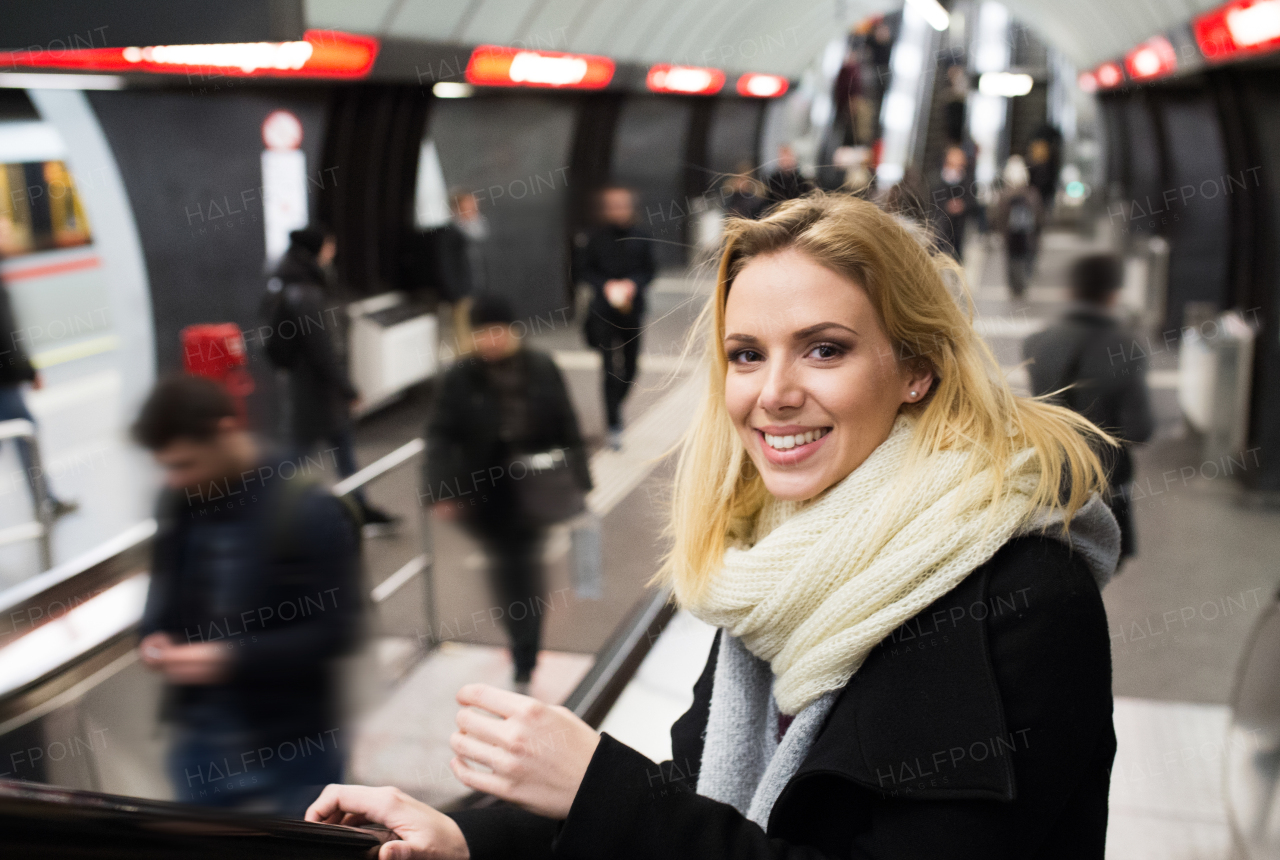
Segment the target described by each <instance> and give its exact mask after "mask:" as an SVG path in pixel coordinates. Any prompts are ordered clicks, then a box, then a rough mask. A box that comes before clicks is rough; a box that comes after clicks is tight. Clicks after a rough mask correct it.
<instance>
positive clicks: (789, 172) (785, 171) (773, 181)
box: [765, 143, 813, 203]
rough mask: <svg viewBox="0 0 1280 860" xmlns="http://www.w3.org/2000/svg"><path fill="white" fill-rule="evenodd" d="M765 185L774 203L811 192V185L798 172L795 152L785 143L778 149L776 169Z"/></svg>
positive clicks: (798, 163)
mask: <svg viewBox="0 0 1280 860" xmlns="http://www.w3.org/2000/svg"><path fill="white" fill-rule="evenodd" d="M765 183H766V184H767V185H768V188H769V199H770V200H772V201H774V202H775V203H780V202H782V201H783V200H794V199H796V198H797V197H802V196H804V195H805V194H807V193H809V192H810V191H812V190H813V183H812V182H810V181H809V180H808V179H806V178H805V177H804V174H802V173H801V172H800V162H799V161H797V160H796V153H795V150H793V149H792V148H791V145H790V144H786V143H784V144H782V145H781V146H779V147H778V160H777V162H776V167H775V168H774V171H773V172H772V173H770V174H769V176H768V178H767V179H766V180H765Z"/></svg>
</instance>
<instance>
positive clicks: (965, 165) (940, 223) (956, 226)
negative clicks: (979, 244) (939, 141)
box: [932, 146, 977, 262]
mask: <svg viewBox="0 0 1280 860" xmlns="http://www.w3.org/2000/svg"><path fill="white" fill-rule="evenodd" d="M932 196H933V210H934V211H933V217H934V221H935V224H936V228H937V232H938V239H939V241H940V243H941V246H942V250H944V251H945V252H947V253H949V254H950V255H951V256H953V257H955V258H956V260H958V261H960V262H964V228H965V223H966V222H967V221H968V218H969V214H970V212H972V211H973V210H974V209H976V208H977V200H976V199H975V198H974V196H973V188H972V185H971V173H970V170H969V154H968V153H967V152H965V151H964V148H963V147H961V146H948V147H947V151H946V154H945V155H944V156H943V160H942V167H941V169H940V170H939V171H938V173H937V177H936V179H935V180H934V182H933V190H932Z"/></svg>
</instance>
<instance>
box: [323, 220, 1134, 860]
mask: <svg viewBox="0 0 1280 860" xmlns="http://www.w3.org/2000/svg"><path fill="white" fill-rule="evenodd" d="M953 270H954V266H953V264H951V263H950V262H949V261H939V260H938V259H936V258H934V257H933V256H932V255H931V254H930V253H929V252H928V251H927V250H926V248H925V247H924V246H923V245H922V244H920V243H919V242H917V240H916V239H915V237H914V236H913V235H912V234H911V233H910V232H909V231H908V230H906V229H904V228H903V227H902V226H901V224H900V223H899V222H898V221H897V220H896V219H894V218H892V217H891V216H889V215H887V214H886V213H884V212H883V211H881V210H880V209H879V208H878V207H876V206H874V205H873V204H871V203H869V202H867V201H863V200H857V199H854V198H835V197H830V196H818V197H814V198H812V199H803V200H797V201H792V202H790V203H784V204H782V205H781V206H779V207H778V208H777V209H775V210H773V212H772V213H771V214H769V215H767V216H765V217H764V218H762V219H760V220H759V221H734V222H732V223H731V224H730V225H729V226H728V229H727V233H726V247H725V251H724V256H723V258H722V260H721V264H720V269H719V271H720V272H721V273H723V278H722V279H721V280H720V282H719V283H718V284H717V285H716V290H715V293H714V296H713V298H712V300H711V301H712V304H711V307H710V308H709V310H710V311H712V312H710V313H706V314H704V315H703V317H702V319H703V320H705V321H706V323H707V326H706V329H705V330H704V331H703V332H701V333H700V336H701V338H702V339H704V340H705V342H707V343H708V344H713V345H714V347H715V348H713V349H711V350H709V351H708V356H709V358H710V361H709V368H708V377H707V381H708V383H709V384H708V385H707V386H706V388H705V389H704V390H705V391H706V395H705V397H706V399H705V401H704V402H703V403H702V404H701V405H700V406H699V408H698V412H697V414H698V415H699V416H700V420H699V421H698V423H696V424H695V425H694V427H693V428H691V433H690V435H689V436H688V437H687V441H686V444H685V445H684V446H683V448H682V450H681V453H680V461H679V464H678V466H677V468H676V479H675V488H674V497H673V499H672V505H671V511H672V516H671V531H672V541H671V542H670V544H669V546H670V549H669V554H668V556H667V559H666V563H665V564H664V566H663V569H662V571H661V576H662V578H663V580H664V581H665V582H666V583H667V584H669V585H670V586H671V587H672V589H673V593H674V595H675V599H676V601H677V602H678V604H679V605H680V606H681V607H682V608H684V609H686V610H688V611H689V612H690V613H692V614H693V615H694V616H696V617H698V618H700V619H702V620H703V621H704V622H707V623H709V624H712V625H714V626H715V627H717V628H719V631H718V633H717V635H716V637H715V639H714V641H713V644H712V646H711V649H710V654H709V655H708V659H707V663H706V667H705V669H704V670H703V673H702V676H701V677H700V678H699V679H698V681H697V683H696V684H695V685H694V690H693V705H692V707H691V708H690V709H689V710H688V712H687V713H685V715H684V716H682V717H681V718H680V719H679V720H677V721H676V722H675V724H674V725H673V726H672V728H671V750H672V760H671V761H668V762H665V763H662V764H658V763H655V762H653V761H650V760H649V759H648V758H646V757H645V756H644V755H643V754H641V753H640V752H637V751H636V750H633V749H631V748H630V747H628V746H626V745H625V744H623V743H622V742H620V741H619V740H617V739H616V738H613V737H611V736H610V735H608V734H600V733H597V732H596V731H595V730H594V729H592V728H591V727H590V726H589V725H587V724H586V723H585V722H583V721H582V720H580V719H579V718H578V717H577V716H575V715H574V714H573V713H572V712H571V711H569V710H567V709H565V708H559V707H552V706H548V705H543V704H541V703H538V702H532V701H530V700H529V699H528V698H526V697H522V696H517V695H515V694H513V693H511V692H508V691H506V690H499V689H496V688H494V687H491V686H487V685H483V684H468V685H467V686H465V687H463V688H462V689H461V690H460V691H459V692H458V702H459V703H460V704H461V705H463V707H464V709H463V710H461V711H459V713H458V717H457V723H458V727H459V731H458V732H457V733H455V734H454V735H453V736H452V738H451V740H450V746H451V747H452V749H453V752H454V753H455V755H456V756H457V758H455V759H454V761H453V763H452V770H453V773H454V775H455V776H457V777H458V779H459V780H460V781H461V782H462V783H463V784H464V785H466V786H467V787H468V788H471V789H474V790H478V791H484V792H487V793H489V794H493V795H495V796H496V797H497V798H499V799H500V800H504V801H507V803H508V804H509V805H505V806H504V805H496V806H493V807H490V808H487V809H472V810H468V811H463V812H455V813H454V814H452V815H451V816H445V815H442V814H441V813H439V812H437V811H435V810H434V809H432V808H431V807H429V806H426V805H425V804H422V803H419V802H417V801H415V800H413V799H411V798H409V797H407V796H406V795H404V794H403V793H402V792H398V791H397V790H396V789H390V788H387V789H378V788H367V787H364V786H329V787H328V788H326V789H325V791H324V794H322V795H321V797H320V799H319V800H318V801H317V802H316V803H315V804H314V805H313V806H312V807H311V809H309V810H308V812H307V818H308V820H312V821H333V822H341V821H343V820H344V816H345V815H347V814H354V815H356V816H363V817H365V818H367V819H368V820H371V821H374V822H376V823H379V824H383V825H385V826H387V827H388V828H390V829H391V830H392V831H394V833H395V835H396V837H397V838H398V839H399V840H400V841H402V842H404V843H406V844H402V845H395V844H394V843H387V844H386V846H385V847H384V849H383V850H384V851H385V853H386V856H387V857H391V856H395V857H398V858H406V860H407V858H427V857H459V858H461V857H468V856H469V857H470V858H471V860H491V858H493V860H496V858H507V857H530V858H532V857H552V856H555V857H575V858H578V857H582V858H587V857H601V858H605V857H607V858H615V857H619V858H622V857H625V858H628V860H741V858H773V860H806V858H807V860H817V858H832V860H834V858H859V860H897V858H935V857H936V858H944V857H945V858H987V857H1005V858H1012V857H1016V858H1025V860H1045V859H1046V858H1071V860H1102V858H1103V856H1104V853H1105V848H1106V832H1107V797H1108V788H1109V783H1110V777H1111V767H1112V763H1113V760H1114V756H1115V751H1116V739H1115V731H1114V728H1113V726H1112V718H1111V717H1112V704H1113V703H1112V695H1111V647H1110V645H1111V643H1110V638H1109V631H1108V629H1107V617H1106V612H1105V609H1104V607H1103V603H1102V595H1101V592H1100V589H1099V585H1100V584H1101V583H1102V582H1105V581H1106V579H1107V578H1108V577H1109V576H1110V575H1111V573H1112V570H1113V569H1114V567H1115V559H1116V552H1117V544H1118V540H1119V538H1118V534H1117V530H1116V525H1115V521H1114V520H1113V519H1112V518H1111V514H1110V512H1108V510H1107V508H1106V506H1105V505H1104V504H1103V503H1102V502H1101V500H1100V499H1099V498H1098V497H1097V495H1096V492H1095V491H1096V489H1097V488H1098V487H1099V486H1100V483H1101V480H1102V474H1101V472H1102V467H1101V464H1099V463H1098V461H1097V458H1096V457H1095V456H1094V454H1093V453H1092V451H1091V449H1090V446H1089V443H1088V441H1087V440H1088V439H1089V438H1091V437H1093V436H1095V435H1096V433H1097V429H1096V428H1095V427H1093V426H1092V425H1090V424H1089V423H1088V422H1087V421H1085V420H1084V419H1083V418H1081V417H1080V416H1078V415H1075V414H1073V413H1071V412H1069V411H1067V410H1063V409H1057V408H1052V407H1050V406H1048V405H1046V404H1044V403H1041V402H1037V401H1035V400H1032V399H1030V398H1026V397H1018V396H1016V395H1014V393H1013V392H1012V391H1011V390H1010V389H1009V386H1008V383H1007V382H1006V381H1005V378H1004V375H1003V374H1002V373H1001V372H1000V368H999V366H998V365H997V364H996V362H995V359H994V356H992V354H991V352H990V351H989V350H988V349H986V347H984V346H983V345H982V342H981V338H980V336H979V335H978V333H977V331H975V329H974V326H973V322H972V320H971V317H970V316H969V313H968V309H967V308H966V307H961V305H960V304H959V302H957V301H956V299H955V298H954V297H953V296H952V294H951V292H950V290H949V289H948V281H949V279H950V278H949V273H950V272H951V271H953ZM780 308H782V309H785V313H779V309H780ZM855 332H856V334H855ZM1066 524H1069V525H1070V529H1069V531H1068V530H1067V529H1066V528H1064V525H1066ZM473 708H474V709H473ZM480 710H482V711H485V712H487V713H479V712H478V711H480ZM472 763H475V764H474V765H473V764H472Z"/></svg>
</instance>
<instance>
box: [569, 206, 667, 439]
mask: <svg viewBox="0 0 1280 860" xmlns="http://www.w3.org/2000/svg"><path fill="white" fill-rule="evenodd" d="M600 218H601V221H602V222H603V223H602V224H601V225H600V226H599V227H598V228H597V229H596V230H595V231H594V232H592V233H591V235H590V236H589V237H588V238H587V242H586V246H585V247H584V248H583V249H582V256H581V260H580V265H579V271H580V272H581V274H582V278H583V280H585V281H586V282H587V283H588V284H590V286H591V304H590V306H589V307H588V309H587V319H586V322H585V324H584V326H583V330H584V334H585V335H586V339H587V345H588V346H590V347H592V348H593V349H597V350H599V351H600V354H601V356H602V358H603V359H604V411H605V421H606V423H607V425H608V439H607V441H608V444H609V446H610V447H611V448H614V449H617V448H620V447H622V402H623V401H624V400H625V399H626V397H627V394H628V393H629V392H630V391H631V385H632V383H634V382H635V378H636V365H637V362H638V359H639V356H640V334H641V326H642V325H643V323H644V311H645V305H646V303H647V295H648V291H649V282H650V281H652V280H653V275H654V270H655V264H654V260H653V248H652V246H651V243H650V241H649V237H648V236H646V235H645V234H644V233H642V232H641V231H640V229H639V228H638V227H637V226H636V203H635V196H634V195H633V194H632V193H631V189H629V188H623V187H621V186H613V187H610V188H605V189H604V190H603V191H601V192H600Z"/></svg>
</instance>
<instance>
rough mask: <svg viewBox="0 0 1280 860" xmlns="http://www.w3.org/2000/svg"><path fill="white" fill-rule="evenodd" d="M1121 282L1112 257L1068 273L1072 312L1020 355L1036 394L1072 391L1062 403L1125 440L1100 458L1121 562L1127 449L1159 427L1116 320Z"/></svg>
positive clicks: (1140, 359) (1126, 526) (1130, 531)
mask: <svg viewBox="0 0 1280 860" xmlns="http://www.w3.org/2000/svg"><path fill="white" fill-rule="evenodd" d="M1123 277H1124V265H1123V261H1122V260H1121V259H1120V258H1119V257H1117V256H1115V255H1113V254H1095V255H1091V256H1087V257H1082V258H1081V259H1079V260H1077V261H1076V262H1075V264H1074V265H1072V267H1071V274H1070V279H1071V293H1072V298H1073V299H1074V301H1073V303H1072V305H1071V307H1070V308H1069V310H1068V311H1067V313H1066V315H1065V316H1063V318H1062V319H1061V320H1060V321H1059V322H1058V323H1056V324H1055V325H1053V326H1050V327H1049V328H1047V329H1045V330H1044V331H1042V332H1037V333H1036V334H1033V335H1031V336H1030V337H1029V338H1027V340H1026V343H1025V344H1024V345H1023V349H1022V352H1023V356H1024V357H1025V358H1027V359H1028V360H1030V362H1031V364H1030V367H1029V368H1028V371H1029V372H1030V375H1031V392H1032V393H1033V394H1035V395H1037V396H1041V395H1045V394H1051V393H1053V392H1055V391H1061V389H1064V388H1067V387H1068V386H1073V387H1071V388H1068V390H1066V391H1062V393H1061V394H1059V395H1058V399H1059V400H1060V401H1061V403H1062V405H1064V406H1067V407H1068V408H1070V409H1074V410H1075V411H1077V412H1079V413H1080V414H1082V415H1084V416H1085V417H1086V418H1088V419H1089V420H1090V421H1092V422H1093V423H1094V424H1097V425H1098V426H1099V427H1101V428H1102V429H1103V430H1106V431H1107V432H1108V433H1111V434H1113V435H1115V436H1116V437H1117V438H1118V439H1120V440H1121V446H1120V448H1119V449H1114V448H1111V447H1106V448H1103V449H1102V450H1101V451H1100V452H1099V453H1100V454H1101V455H1102V458H1103V463H1104V465H1105V466H1106V467H1107V472H1108V477H1109V482H1110V484H1111V488H1112V489H1111V493H1110V498H1109V499H1108V502H1107V503H1108V505H1109V506H1110V507H1111V512H1112V514H1114V515H1115V518H1116V522H1118V523H1119V524H1120V558H1121V559H1122V560H1123V559H1124V558H1127V557H1128V556H1131V555H1133V554H1134V553H1135V551H1136V549H1137V541H1136V539H1135V536H1134V528H1133V515H1132V512H1131V511H1130V510H1129V495H1130V492H1129V486H1128V485H1129V484H1130V483H1131V482H1132V481H1133V455H1132V454H1131V453H1130V450H1129V449H1130V446H1131V445H1135V444H1139V443H1142V442H1146V441H1147V440H1148V439H1150V438H1151V434H1152V432H1153V431H1154V429H1155V418H1154V416H1153V415H1152V412H1151V397H1150V393H1149V391H1148V390H1147V360H1146V355H1145V353H1143V352H1141V351H1140V350H1135V349H1134V348H1133V344H1134V342H1135V341H1134V337H1133V334H1132V333H1131V332H1129V331H1128V330H1127V329H1126V328H1125V327H1124V326H1123V325H1122V324H1121V323H1120V321H1119V320H1117V319H1116V317H1115V314H1114V308H1115V303H1116V297H1117V296H1118V295H1119V291H1120V285H1121V282H1122V280H1123Z"/></svg>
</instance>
